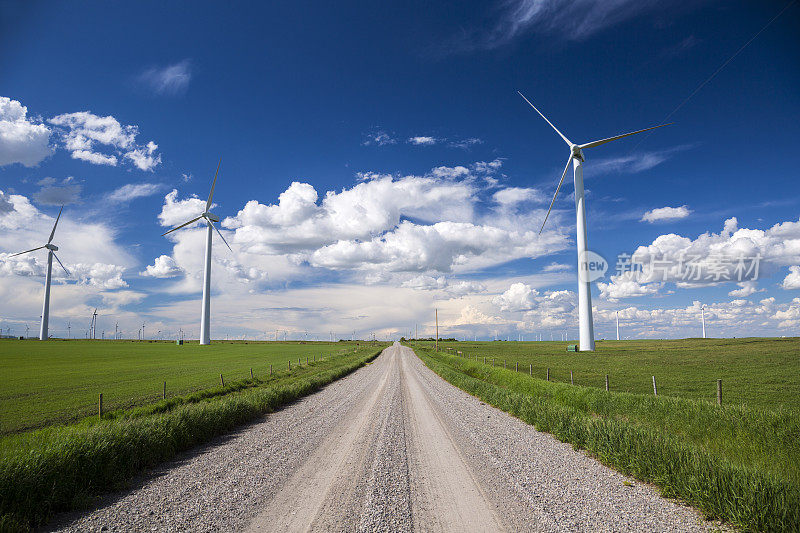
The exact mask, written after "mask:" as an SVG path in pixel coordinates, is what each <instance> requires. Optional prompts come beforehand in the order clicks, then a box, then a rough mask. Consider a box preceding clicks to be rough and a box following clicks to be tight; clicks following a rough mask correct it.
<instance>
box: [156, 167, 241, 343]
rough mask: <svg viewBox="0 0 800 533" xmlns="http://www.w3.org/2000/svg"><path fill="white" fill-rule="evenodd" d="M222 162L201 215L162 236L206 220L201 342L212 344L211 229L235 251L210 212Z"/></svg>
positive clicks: (217, 218) (217, 220)
mask: <svg viewBox="0 0 800 533" xmlns="http://www.w3.org/2000/svg"><path fill="white" fill-rule="evenodd" d="M221 164H222V159H220V160H219V163H217V172H216V173H215V174H214V181H213V182H211V192H210V193H209V194H208V201H207V202H206V209H205V211H203V212H202V213H200V215H198V216H196V217H195V218H193V219H192V220H190V221H189V222H184V223H183V224H181V225H180V226H176V227H174V228H172V229H171V230H169V231H166V232H164V233H163V234H162V237H163V236H164V235H166V234H167V233H172V232H173V231H175V230H178V229H181V228H182V227H184V226H188V225H189V224H193V223H194V222H197V221H198V220H200V219H201V218H202V219H204V220H205V221H206V225H207V228H206V262H205V271H204V273H203V308H202V311H201V313H200V344H211V238H212V236H213V232H212V231H211V230H212V228H213V229H214V230H216V232H217V234H218V235H219V236H220V238H221V239H222V242H224V243H225V246H227V247H228V250H230V251H231V253H233V249H232V248H231V246H230V244H228V241H226V240H225V237H223V236H222V233H221V232H220V231H219V230H218V229H217V227H216V226H215V225H214V222H219V217H218V216H216V215H212V214H211V212H210V209H211V200H212V199H213V198H214V187H215V186H216V185H217V176H218V175H219V166H220V165H221Z"/></svg>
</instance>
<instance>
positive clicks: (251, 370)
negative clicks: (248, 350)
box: [250, 367, 253, 379]
mask: <svg viewBox="0 0 800 533" xmlns="http://www.w3.org/2000/svg"><path fill="white" fill-rule="evenodd" d="M250 379H253V367H250Z"/></svg>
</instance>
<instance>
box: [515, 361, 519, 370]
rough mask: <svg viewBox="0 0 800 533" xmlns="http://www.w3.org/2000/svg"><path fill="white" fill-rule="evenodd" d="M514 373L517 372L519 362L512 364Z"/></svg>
mask: <svg viewBox="0 0 800 533" xmlns="http://www.w3.org/2000/svg"><path fill="white" fill-rule="evenodd" d="M514 372H519V361H517V362H515V363H514Z"/></svg>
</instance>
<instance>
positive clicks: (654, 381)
mask: <svg viewBox="0 0 800 533" xmlns="http://www.w3.org/2000/svg"><path fill="white" fill-rule="evenodd" d="M653 396H658V389H657V388H656V377H655V376H653Z"/></svg>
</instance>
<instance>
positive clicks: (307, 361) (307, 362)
mask: <svg viewBox="0 0 800 533" xmlns="http://www.w3.org/2000/svg"><path fill="white" fill-rule="evenodd" d="M306 364H308V356H306Z"/></svg>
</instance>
